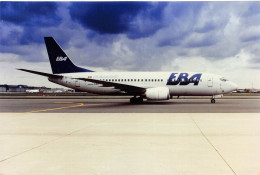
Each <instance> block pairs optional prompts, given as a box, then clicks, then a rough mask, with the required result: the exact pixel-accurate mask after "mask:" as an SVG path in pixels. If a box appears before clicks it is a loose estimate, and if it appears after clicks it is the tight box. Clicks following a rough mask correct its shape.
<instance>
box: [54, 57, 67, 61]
mask: <svg viewBox="0 0 260 175" xmlns="http://www.w3.org/2000/svg"><path fill="white" fill-rule="evenodd" d="M67 58H68V57H57V58H56V61H66V60H67Z"/></svg>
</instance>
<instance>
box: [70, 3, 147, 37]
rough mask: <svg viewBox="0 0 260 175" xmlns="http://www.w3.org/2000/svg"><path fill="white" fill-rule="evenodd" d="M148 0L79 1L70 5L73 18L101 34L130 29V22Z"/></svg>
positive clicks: (116, 32) (145, 5)
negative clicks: (122, 0) (117, 0)
mask: <svg viewBox="0 0 260 175" xmlns="http://www.w3.org/2000/svg"><path fill="white" fill-rule="evenodd" d="M148 6H149V3H147V2H78V3H73V4H72V6H71V7H70V14H71V18H72V19H73V20H75V21H78V22H79V23H81V24H82V25H83V26H84V27H86V28H89V29H92V30H94V31H96V32H98V33H100V34H107V33H109V34H118V33H123V32H126V31H128V29H129V23H130V22H131V21H132V20H133V18H134V17H135V16H136V15H137V14H138V12H139V11H140V10H142V9H145V8H148Z"/></svg>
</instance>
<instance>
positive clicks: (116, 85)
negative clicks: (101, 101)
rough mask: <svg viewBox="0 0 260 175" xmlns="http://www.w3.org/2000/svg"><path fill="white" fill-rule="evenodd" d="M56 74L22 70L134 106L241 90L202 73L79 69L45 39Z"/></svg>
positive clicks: (214, 75) (233, 84)
mask: <svg viewBox="0 0 260 175" xmlns="http://www.w3.org/2000/svg"><path fill="white" fill-rule="evenodd" d="M44 40H45V44H46V48H47V52H48V56H49V60H50V64H51V68H52V73H53V74H50V73H44V72H38V71H34V70H27V69H19V70H22V71H25V72H29V73H33V74H38V75H41V76H45V77H48V80H49V81H51V82H53V83H56V84H59V85H62V86H65V87H68V88H72V89H77V90H80V91H84V92H89V93H94V94H107V95H114V94H122V95H123V94H124V95H131V96H133V97H132V98H131V99H130V103H132V104H136V103H142V102H143V99H147V100H169V99H170V98H171V97H172V96H211V97H212V98H211V103H215V97H216V96H218V95H222V94H225V93H229V92H232V91H233V90H236V89H237V85H236V84H235V83H233V82H231V81H228V80H227V79H226V78H224V77H222V76H220V75H216V74H210V73H202V72H196V73H195V72H175V71H172V72H94V71H92V70H88V69H85V68H82V67H78V66H76V65H75V64H73V62H72V61H71V59H70V58H69V57H68V56H67V55H66V54H65V52H64V51H63V50H62V49H61V47H60V46H59V45H58V44H57V43H56V41H55V40H54V39H53V38H52V37H44Z"/></svg>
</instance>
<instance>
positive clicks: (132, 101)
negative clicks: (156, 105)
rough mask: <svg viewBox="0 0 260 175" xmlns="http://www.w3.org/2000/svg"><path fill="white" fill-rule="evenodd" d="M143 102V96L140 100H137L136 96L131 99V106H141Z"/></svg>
mask: <svg viewBox="0 0 260 175" xmlns="http://www.w3.org/2000/svg"><path fill="white" fill-rule="evenodd" d="M143 101H144V99H143V97H141V96H140V97H138V98H136V96H134V97H132V98H130V103H131V104H141V103H143Z"/></svg>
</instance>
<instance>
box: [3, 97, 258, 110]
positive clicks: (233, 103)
mask: <svg viewBox="0 0 260 175" xmlns="http://www.w3.org/2000/svg"><path fill="white" fill-rule="evenodd" d="M1 112H2V113H3V112H4V113H9V112H12V113H17V112H21V113H39V112H40V113H259V112H260V99H253V98H250V99H216V103H214V104H212V103H210V99H171V100H167V101H155V102H153V101H145V102H144V103H143V104H138V105H132V104H130V103H129V99H127V98H121V99H120V98H119V99H98V98H93V99H88V98H86V99H85V98H80V99H72V98H65V97H63V98H57V99H53V98H51V99H49V98H42V99H36V98H32V99H30V98H24V99H20V98H18V99H0V113H1Z"/></svg>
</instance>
